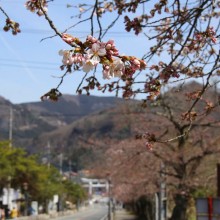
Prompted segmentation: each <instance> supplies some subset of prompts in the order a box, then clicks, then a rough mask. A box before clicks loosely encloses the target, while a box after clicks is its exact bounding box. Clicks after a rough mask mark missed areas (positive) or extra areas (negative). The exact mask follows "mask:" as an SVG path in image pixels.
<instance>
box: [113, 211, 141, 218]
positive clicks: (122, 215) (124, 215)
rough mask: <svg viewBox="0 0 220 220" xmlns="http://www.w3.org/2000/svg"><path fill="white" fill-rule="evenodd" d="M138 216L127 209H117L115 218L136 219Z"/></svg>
mask: <svg viewBox="0 0 220 220" xmlns="http://www.w3.org/2000/svg"><path fill="white" fill-rule="evenodd" d="M136 219H137V216H135V215H134V214H132V213H130V212H129V211H127V210H125V209H120V210H116V211H115V214H114V216H113V220H136Z"/></svg>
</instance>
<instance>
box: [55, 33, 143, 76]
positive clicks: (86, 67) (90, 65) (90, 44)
mask: <svg viewBox="0 0 220 220" xmlns="http://www.w3.org/2000/svg"><path fill="white" fill-rule="evenodd" d="M62 39H63V40H64V41H65V42H66V43H68V44H69V45H71V46H72V47H73V48H74V49H71V50H60V51H59V54H60V55H61V56H63V59H62V62H63V65H64V66H67V67H70V66H74V68H77V69H78V68H80V67H81V68H82V70H83V71H84V72H86V73H88V72H90V71H91V70H93V69H94V68H95V67H96V66H97V65H98V64H101V65H102V69H103V71H102V73H103V78H104V79H111V78H113V77H119V78H122V77H123V78H132V76H133V74H134V73H135V72H136V71H137V70H143V69H145V68H146V63H145V62H144V61H143V60H141V59H138V58H136V57H134V56H121V55H119V51H118V49H117V48H116V46H115V44H114V41H113V40H109V41H108V42H106V43H104V42H100V41H99V40H98V39H96V38H95V37H93V36H91V35H89V36H87V38H86V41H85V42H84V43H83V42H81V41H80V40H79V39H78V38H75V37H73V36H71V35H69V34H66V33H64V34H63V35H62Z"/></svg>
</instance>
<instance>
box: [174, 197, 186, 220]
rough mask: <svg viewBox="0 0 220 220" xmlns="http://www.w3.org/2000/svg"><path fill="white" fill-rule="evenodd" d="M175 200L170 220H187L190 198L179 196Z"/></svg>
mask: <svg viewBox="0 0 220 220" xmlns="http://www.w3.org/2000/svg"><path fill="white" fill-rule="evenodd" d="M174 200H175V206H174V209H173V213H172V216H171V218H170V220H187V215H186V211H187V205H188V198H187V197H186V196H185V195H181V194H178V195H176V196H175V199H174Z"/></svg>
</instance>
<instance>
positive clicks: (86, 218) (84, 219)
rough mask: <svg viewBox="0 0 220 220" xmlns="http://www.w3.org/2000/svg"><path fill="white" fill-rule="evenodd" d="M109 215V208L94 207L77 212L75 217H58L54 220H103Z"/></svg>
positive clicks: (102, 206)
mask: <svg viewBox="0 0 220 220" xmlns="http://www.w3.org/2000/svg"><path fill="white" fill-rule="evenodd" d="M107 213H108V207H107V206H104V205H93V206H91V207H87V208H84V209H82V210H80V211H78V212H76V213H75V214H74V215H71V216H63V217H57V218H56V219H54V218H53V220H101V219H102V218H103V217H104V216H106V215H107ZM51 220H52V219H51Z"/></svg>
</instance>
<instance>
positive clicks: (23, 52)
mask: <svg viewBox="0 0 220 220" xmlns="http://www.w3.org/2000/svg"><path fill="white" fill-rule="evenodd" d="M72 2H74V3H77V2H80V1H77V0H75V1H73V0H72V1H71V0H62V1H61V0H55V1H54V2H51V3H50V5H49V11H48V14H49V17H50V18H51V19H52V20H53V21H54V24H55V26H56V27H58V29H59V30H60V31H63V30H65V29H66V28H67V27H70V26H71V25H73V24H74V23H76V20H74V19H71V16H73V15H74V14H76V13H77V10H76V9H74V8H68V9H67V7H66V5H67V4H71V3H72ZM91 2H93V1H91ZM24 3H25V1H21V0H0V5H1V7H2V8H4V10H5V11H6V12H7V13H8V15H9V16H10V17H11V19H13V20H15V21H17V22H19V23H20V27H21V31H22V32H21V33H20V34H18V35H17V36H13V35H12V34H11V33H9V32H4V31H3V30H2V28H3V25H4V24H3V23H2V20H5V16H4V15H3V14H2V13H0V20H1V23H0V28H1V30H0V48H1V49H0V75H1V86H0V96H3V97H4V98H6V99H8V100H9V101H11V102H12V103H14V104H15V103H24V102H35V101H40V96H41V95H43V94H44V93H46V92H48V91H49V90H50V89H51V88H54V87H56V86H57V84H58V82H59V79H58V78H57V77H59V76H61V75H62V74H63V72H61V71H60V69H59V67H60V65H61V64H62V63H61V59H62V58H61V57H60V56H59V54H58V51H59V50H60V49H69V47H68V45H67V44H65V43H64V42H62V40H61V39H60V38H58V37H55V38H50V39H47V40H43V41H41V39H43V38H46V37H50V36H52V35H53V34H54V33H53V31H51V29H50V27H49V25H48V23H47V22H46V21H45V19H44V18H43V17H39V16H37V15H36V14H34V13H31V12H29V11H27V10H26V9H25V7H24ZM110 19H111V17H109V15H108V16H104V17H103V20H102V22H103V23H104V24H105V23H106V24H109V23H110V22H111V20H110ZM89 31H90V28H89V23H83V24H81V25H79V26H77V27H75V28H74V29H71V33H72V35H74V36H77V37H80V38H81V39H84V38H85V37H86V36H87V34H89ZM108 39H114V40H115V44H116V46H117V48H118V49H119V51H120V53H121V54H123V53H125V54H127V55H136V56H138V57H141V55H143V53H144V52H145V51H146V48H147V47H149V45H147V41H146V38H144V37H143V36H141V37H138V38H136V37H135V35H133V34H129V33H125V31H124V29H123V21H122V22H121V24H120V25H117V26H116V27H115V28H114V29H112V31H111V32H110V33H109V34H108V35H107V36H106V39H105V40H108ZM82 76H83V75H82V73H80V72H75V73H73V74H70V75H68V76H67V77H66V79H65V81H64V83H63V84H62V86H61V87H60V91H61V92H62V93H63V94H73V95H75V94H76V93H75V91H76V87H77V85H78V83H79V82H80V79H81V77H82ZM100 78H101V76H100ZM93 95H99V96H100V95H103V94H102V93H98V92H94V93H93ZM105 95H108V96H109V95H110V94H105ZM112 95H113V94H112Z"/></svg>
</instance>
